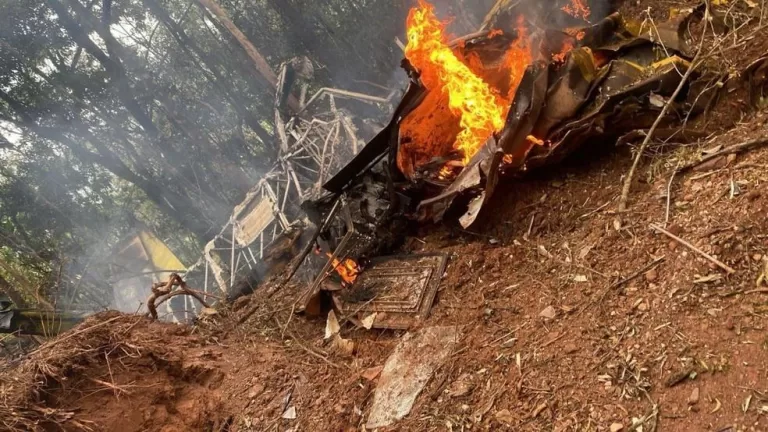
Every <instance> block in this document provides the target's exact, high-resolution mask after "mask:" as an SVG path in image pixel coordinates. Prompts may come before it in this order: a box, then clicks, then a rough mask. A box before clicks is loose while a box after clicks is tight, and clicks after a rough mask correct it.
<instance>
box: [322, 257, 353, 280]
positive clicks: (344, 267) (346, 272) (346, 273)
mask: <svg viewBox="0 0 768 432" xmlns="http://www.w3.org/2000/svg"><path fill="white" fill-rule="evenodd" d="M326 255H327V256H328V258H333V255H332V254H330V253H326ZM333 269H334V270H336V273H338V274H339V276H341V280H342V281H344V282H345V283H346V284H349V285H352V284H353V283H355V281H356V280H357V276H358V275H360V266H358V265H357V263H356V262H355V261H354V260H351V259H349V258H347V259H345V260H344V261H339V260H338V259H336V258H333Z"/></svg>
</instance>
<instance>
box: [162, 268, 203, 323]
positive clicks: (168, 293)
mask: <svg viewBox="0 0 768 432" xmlns="http://www.w3.org/2000/svg"><path fill="white" fill-rule="evenodd" d="M175 287H178V289H176V290H174V288H175ZM203 294H204V293H200V292H198V291H195V290H191V289H189V287H187V284H186V282H184V280H183V279H181V276H179V275H178V274H176V273H173V274H172V275H171V276H170V277H169V278H168V282H158V283H156V284H154V285H152V294H150V296H149V298H147V310H148V311H149V315H150V316H151V317H152V318H153V319H157V307H158V306H160V305H161V304H163V303H165V302H166V301H168V300H170V299H171V298H173V297H176V296H180V295H188V296H192V297H194V298H195V299H196V300H197V301H199V302H200V303H201V304H202V305H203V306H204V307H207V308H209V307H210V306H209V305H208V303H206V302H205V299H204V298H203Z"/></svg>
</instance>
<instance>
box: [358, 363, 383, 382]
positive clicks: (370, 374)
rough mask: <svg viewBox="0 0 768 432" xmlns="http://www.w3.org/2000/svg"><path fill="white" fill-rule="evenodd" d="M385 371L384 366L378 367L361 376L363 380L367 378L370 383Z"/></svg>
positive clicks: (369, 369) (365, 371)
mask: <svg viewBox="0 0 768 432" xmlns="http://www.w3.org/2000/svg"><path fill="white" fill-rule="evenodd" d="M382 370H384V366H376V367H372V368H368V369H366V370H364V371H363V373H361V374H360V376H361V377H362V378H365V379H366V380H368V381H373V380H375V379H376V378H378V376H379V375H380V374H381V371H382Z"/></svg>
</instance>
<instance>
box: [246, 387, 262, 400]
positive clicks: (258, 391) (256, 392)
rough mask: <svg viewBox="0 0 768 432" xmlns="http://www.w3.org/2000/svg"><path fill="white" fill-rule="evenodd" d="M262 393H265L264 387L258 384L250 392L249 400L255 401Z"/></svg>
mask: <svg viewBox="0 0 768 432" xmlns="http://www.w3.org/2000/svg"><path fill="white" fill-rule="evenodd" d="M262 393H264V386H263V385H261V384H256V385H255V386H253V387H252V388H251V390H250V391H249V392H248V399H255V398H256V397H257V396H259V395H261V394H262Z"/></svg>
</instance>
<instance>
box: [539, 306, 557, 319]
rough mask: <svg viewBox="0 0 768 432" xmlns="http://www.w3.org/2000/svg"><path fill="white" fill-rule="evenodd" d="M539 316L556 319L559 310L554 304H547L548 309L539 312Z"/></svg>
mask: <svg viewBox="0 0 768 432" xmlns="http://www.w3.org/2000/svg"><path fill="white" fill-rule="evenodd" d="M539 316H540V317H542V318H546V319H554V318H555V317H556V316H557V311H556V310H555V308H554V307H552V306H547V308H546V309H544V310H543V311H541V313H539Z"/></svg>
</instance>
